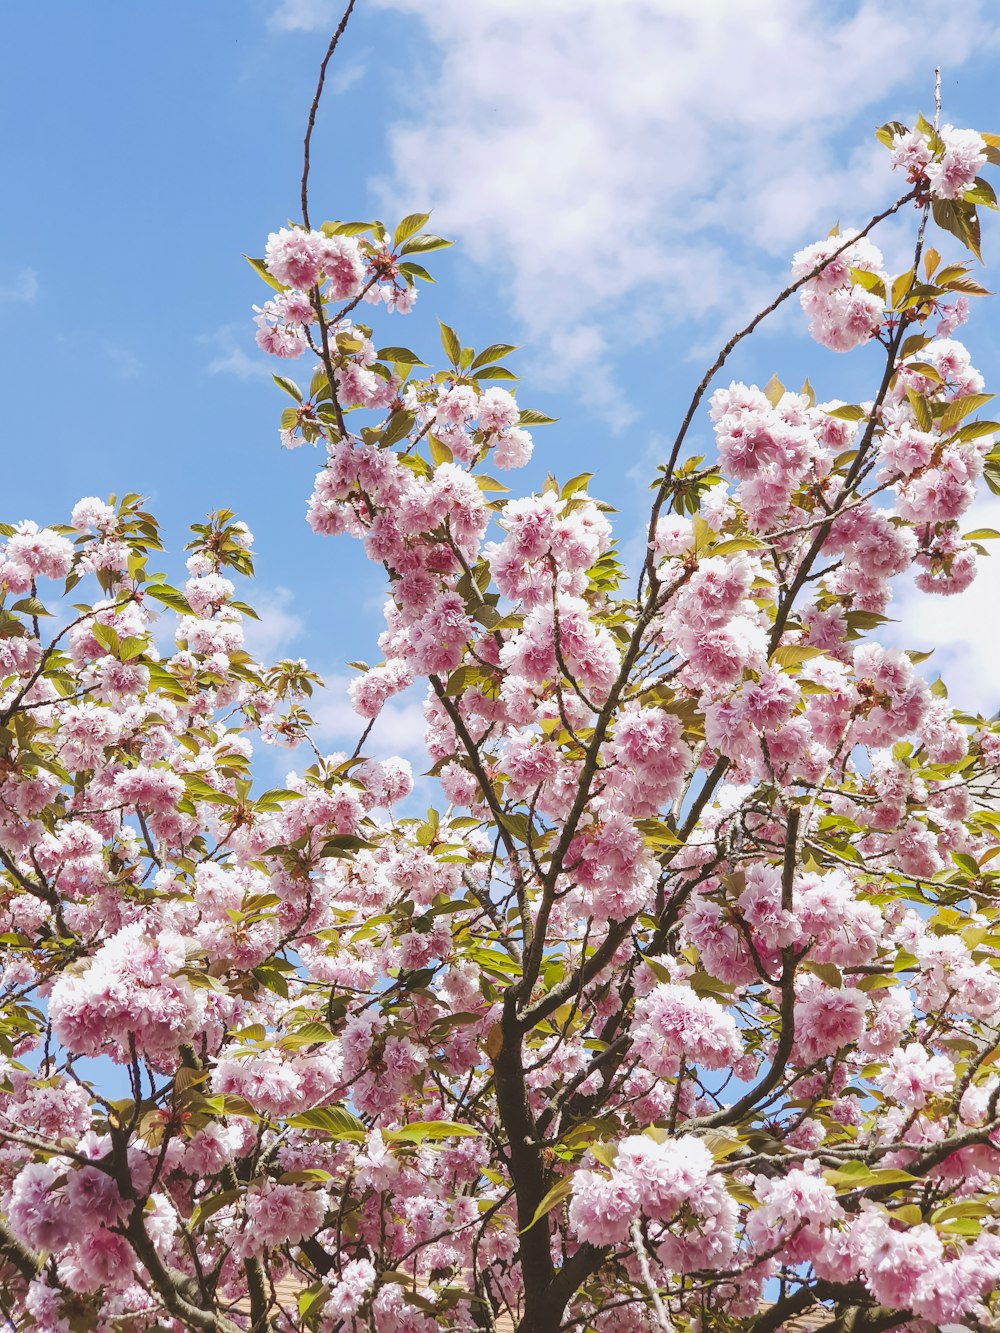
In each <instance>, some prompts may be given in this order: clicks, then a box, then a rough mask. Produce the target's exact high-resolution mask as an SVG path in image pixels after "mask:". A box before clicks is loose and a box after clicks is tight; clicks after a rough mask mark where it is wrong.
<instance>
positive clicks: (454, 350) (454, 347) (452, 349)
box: [438, 319, 462, 367]
mask: <svg viewBox="0 0 1000 1333" xmlns="http://www.w3.org/2000/svg"><path fill="white" fill-rule="evenodd" d="M438 323H439V324H440V325H441V346H442V347H443V348H444V354H445V356H446V357H447V358H448V360H449V361H450V362H451V364H452V365H453V366H455V367H457V366H458V362H459V359H460V358H461V355H462V344H461V343H460V342H459V339H458V334H457V333H456V332H455V330H454V329H452V328H449V327H448V325H447V324H444V323H442V321H441V320H440V319H439V320H438Z"/></svg>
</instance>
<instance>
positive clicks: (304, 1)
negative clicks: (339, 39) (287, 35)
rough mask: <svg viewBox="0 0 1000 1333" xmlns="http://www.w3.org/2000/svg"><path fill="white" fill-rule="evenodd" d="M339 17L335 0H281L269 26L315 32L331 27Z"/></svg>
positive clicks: (279, 29) (280, 29)
mask: <svg viewBox="0 0 1000 1333" xmlns="http://www.w3.org/2000/svg"><path fill="white" fill-rule="evenodd" d="M338 17H339V15H338V13H337V5H336V3H335V0H281V3H280V4H279V5H278V7H277V9H275V10H274V12H273V13H272V14H271V15H270V16H269V18H268V20H267V26H268V27H269V28H271V29H272V31H274V32H315V31H316V30H317V29H318V28H329V27H330V26H331V25H332V24H333V23H335V22H336V20H337V18H338Z"/></svg>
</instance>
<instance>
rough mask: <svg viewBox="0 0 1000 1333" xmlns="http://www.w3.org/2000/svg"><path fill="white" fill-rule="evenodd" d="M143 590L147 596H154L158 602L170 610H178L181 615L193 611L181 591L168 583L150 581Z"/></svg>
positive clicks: (190, 613) (187, 614)
mask: <svg viewBox="0 0 1000 1333" xmlns="http://www.w3.org/2000/svg"><path fill="white" fill-rule="evenodd" d="M143 592H144V593H145V594H146V595H147V596H149V597H155V598H156V600H157V601H158V602H162V603H163V605H164V606H168V607H169V608H170V610H171V611H179V612H180V613H181V615H185V616H190V615H193V614H194V613H193V612H192V610H191V603H190V602H189V601H188V599H187V598H186V597H185V596H184V594H183V593H182V592H178V591H177V589H176V588H171V586H170V584H169V583H150V584H148V585H147V586H146V587H145V588H144V589H143Z"/></svg>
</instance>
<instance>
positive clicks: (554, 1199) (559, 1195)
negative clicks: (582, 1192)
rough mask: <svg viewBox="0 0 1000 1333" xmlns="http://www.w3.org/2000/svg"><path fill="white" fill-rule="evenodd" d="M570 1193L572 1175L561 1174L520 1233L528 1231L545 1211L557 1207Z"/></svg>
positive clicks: (548, 1211)
mask: <svg viewBox="0 0 1000 1333" xmlns="http://www.w3.org/2000/svg"><path fill="white" fill-rule="evenodd" d="M572 1193H573V1177H572V1176H563V1178H562V1179H561V1180H557V1181H556V1183H555V1184H554V1185H553V1186H552V1188H551V1189H550V1190H548V1191H547V1192H546V1193H545V1195H544V1197H543V1198H542V1201H541V1203H540V1204H539V1205H538V1207H537V1208H536V1209H535V1215H534V1217H532V1219H531V1221H530V1222H529V1223H528V1225H527V1226H526V1227H525V1228H524V1231H522V1232H521V1235H522V1236H523V1235H524V1232H525V1231H530V1230H531V1228H532V1227H533V1226H534V1225H535V1223H536V1222H539V1221H541V1219H542V1218H543V1217H545V1215H546V1214H547V1213H551V1212H552V1209H553V1208H557V1207H558V1206H559V1204H561V1203H562V1201H563V1199H568V1198H569V1196H570V1195H571V1194H572Z"/></svg>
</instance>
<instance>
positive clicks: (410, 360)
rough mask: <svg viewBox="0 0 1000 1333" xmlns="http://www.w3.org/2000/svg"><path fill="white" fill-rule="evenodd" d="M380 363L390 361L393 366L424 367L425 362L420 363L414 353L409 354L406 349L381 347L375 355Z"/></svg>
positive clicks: (408, 350)
mask: <svg viewBox="0 0 1000 1333" xmlns="http://www.w3.org/2000/svg"><path fill="white" fill-rule="evenodd" d="M377 355H378V359H379V360H380V361H391V362H392V364H393V365H394V366H426V365H427V362H426V361H421V360H420V357H419V356H417V354H416V352H411V351H410V349H409V348H408V347H383V348H382V350H381V351H380V352H379V353H378V354H377Z"/></svg>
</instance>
